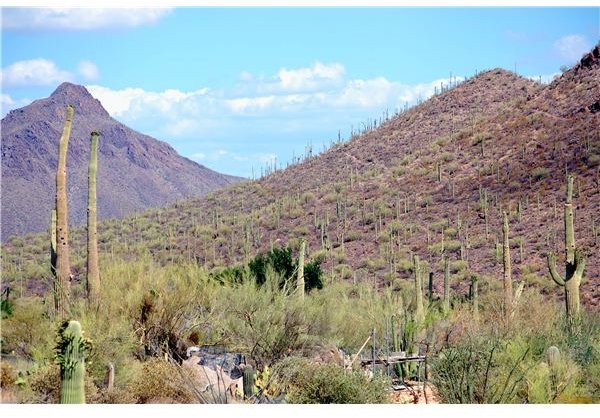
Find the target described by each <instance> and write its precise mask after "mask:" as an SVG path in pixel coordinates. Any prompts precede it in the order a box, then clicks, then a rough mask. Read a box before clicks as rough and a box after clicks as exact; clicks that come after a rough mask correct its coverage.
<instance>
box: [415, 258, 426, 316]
mask: <svg viewBox="0 0 600 418" xmlns="http://www.w3.org/2000/svg"><path fill="white" fill-rule="evenodd" d="M413 264H414V270H415V295H416V299H415V300H416V309H415V320H416V321H417V324H419V325H421V324H422V323H423V320H424V319H425V313H424V310H423V283H422V277H421V264H420V262H419V256H418V255H415V256H414V257H413Z"/></svg>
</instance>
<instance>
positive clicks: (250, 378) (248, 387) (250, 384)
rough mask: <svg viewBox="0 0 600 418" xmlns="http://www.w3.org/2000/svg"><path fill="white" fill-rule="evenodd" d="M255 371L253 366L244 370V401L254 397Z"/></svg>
mask: <svg viewBox="0 0 600 418" xmlns="http://www.w3.org/2000/svg"><path fill="white" fill-rule="evenodd" d="M254 378H255V376H254V370H253V369H252V366H246V367H245V368H244V375H243V377H242V382H243V385H244V399H250V398H251V397H252V396H253V395H254Z"/></svg>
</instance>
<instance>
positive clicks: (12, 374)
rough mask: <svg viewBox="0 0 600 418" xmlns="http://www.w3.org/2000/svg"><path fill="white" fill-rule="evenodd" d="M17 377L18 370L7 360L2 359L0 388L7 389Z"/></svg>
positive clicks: (0, 362)
mask: <svg viewBox="0 0 600 418" xmlns="http://www.w3.org/2000/svg"><path fill="white" fill-rule="evenodd" d="M16 379H17V371H16V370H15V368H14V367H12V366H11V365H10V364H9V363H8V362H7V361H6V360H4V361H0V388H2V389H3V390H6V389H7V388H9V387H11V386H12V385H13V383H15V380H16Z"/></svg>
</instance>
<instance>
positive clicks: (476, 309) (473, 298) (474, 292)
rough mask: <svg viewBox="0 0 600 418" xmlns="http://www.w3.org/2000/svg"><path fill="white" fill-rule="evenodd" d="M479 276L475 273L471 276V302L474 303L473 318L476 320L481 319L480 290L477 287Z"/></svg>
mask: <svg viewBox="0 0 600 418" xmlns="http://www.w3.org/2000/svg"><path fill="white" fill-rule="evenodd" d="M478 281H479V278H478V277H477V276H475V275H473V276H472V277H471V303H472V304H473V318H474V319H475V321H478V320H479V291H478V289H477V287H478V286H477V282H478Z"/></svg>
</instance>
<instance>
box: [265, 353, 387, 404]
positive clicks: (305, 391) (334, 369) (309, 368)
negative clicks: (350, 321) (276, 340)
mask: <svg viewBox="0 0 600 418" xmlns="http://www.w3.org/2000/svg"><path fill="white" fill-rule="evenodd" d="M274 374H275V375H276V376H275V378H274V380H275V381H276V382H277V386H278V387H279V388H280V390H282V391H283V392H284V393H286V397H285V398H286V400H287V401H288V402H290V403H294V404H311V403H312V404H315V403H316V404H356V403H360V404H368V403H384V402H386V401H387V400H388V393H387V388H388V386H389V381H388V380H387V378H385V377H383V376H380V375H376V376H375V377H374V378H373V379H369V378H368V377H367V376H366V375H365V374H364V373H362V372H361V371H351V372H349V371H346V370H344V368H343V367H341V366H338V365H335V364H317V363H313V362H311V361H310V360H307V359H303V358H298V357H289V358H287V359H285V360H284V361H283V362H281V363H280V364H279V365H278V367H276V368H275V369H274Z"/></svg>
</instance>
